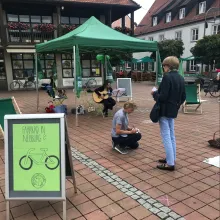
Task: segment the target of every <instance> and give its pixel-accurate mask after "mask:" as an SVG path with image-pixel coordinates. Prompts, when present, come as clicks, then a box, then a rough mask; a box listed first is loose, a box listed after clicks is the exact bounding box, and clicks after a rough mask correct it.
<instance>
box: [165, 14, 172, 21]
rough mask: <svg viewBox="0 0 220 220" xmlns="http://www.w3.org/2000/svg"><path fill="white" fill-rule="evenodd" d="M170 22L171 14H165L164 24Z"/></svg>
mask: <svg viewBox="0 0 220 220" xmlns="http://www.w3.org/2000/svg"><path fill="white" fill-rule="evenodd" d="M169 22H171V12H169V13H167V14H166V23H169Z"/></svg>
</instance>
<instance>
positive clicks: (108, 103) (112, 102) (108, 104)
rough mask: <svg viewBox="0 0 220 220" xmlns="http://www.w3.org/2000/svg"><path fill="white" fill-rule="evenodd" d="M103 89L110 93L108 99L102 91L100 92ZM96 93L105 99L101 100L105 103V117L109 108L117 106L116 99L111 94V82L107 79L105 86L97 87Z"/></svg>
mask: <svg viewBox="0 0 220 220" xmlns="http://www.w3.org/2000/svg"><path fill="white" fill-rule="evenodd" d="M103 91H106V92H107V94H108V98H107V99H104V96H103V95H102V94H101V93H100V92H103ZM95 93H96V94H97V95H98V96H99V97H100V98H102V99H103V100H102V102H101V103H102V104H103V105H104V108H103V114H104V115H105V117H108V109H110V110H112V109H113V106H115V104H116V102H115V100H114V99H113V98H112V97H111V95H112V88H111V83H110V82H108V81H106V82H105V83H104V84H103V86H101V87H99V88H97V89H95Z"/></svg>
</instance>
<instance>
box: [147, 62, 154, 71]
mask: <svg viewBox="0 0 220 220" xmlns="http://www.w3.org/2000/svg"><path fill="white" fill-rule="evenodd" d="M147 65H148V66H147V70H148V71H153V63H147Z"/></svg>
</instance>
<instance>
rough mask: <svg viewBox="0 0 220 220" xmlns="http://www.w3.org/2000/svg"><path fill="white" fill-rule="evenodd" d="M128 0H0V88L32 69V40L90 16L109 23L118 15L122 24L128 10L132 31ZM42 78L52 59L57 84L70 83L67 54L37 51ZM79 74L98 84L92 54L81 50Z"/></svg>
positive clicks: (57, 33)
mask: <svg viewBox="0 0 220 220" xmlns="http://www.w3.org/2000/svg"><path fill="white" fill-rule="evenodd" d="M139 8H140V6H139V5H137V4H136V3H135V2H133V1H132V0H112V1H108V0H65V1H64V0H63V1H60V0H47V1H45V0H0V90H7V89H10V84H11V82H12V81H13V80H15V79H19V80H21V81H22V80H24V79H25V77H27V76H33V75H34V74H35V73H34V69H35V68H34V53H35V44H38V43H42V42H47V41H49V40H51V39H54V38H57V37H59V36H62V35H64V34H66V33H68V32H69V31H71V30H74V29H75V28H76V27H78V26H79V25H81V24H83V23H84V22H85V21H86V20H87V19H88V18H90V17H91V16H95V17H96V18H97V19H99V20H100V21H101V22H103V23H104V24H106V25H109V26H111V25H112V23H113V22H114V21H116V20H118V19H121V20H122V26H125V17H126V16H127V15H128V14H131V22H130V28H131V31H132V34H133V33H134V11H135V10H137V9H139ZM39 56H40V62H41V66H42V68H43V72H44V77H45V80H44V82H48V81H49V77H50V76H51V74H52V68H53V64H54V62H56V67H57V73H58V87H69V86H72V85H73V81H74V78H73V58H72V55H71V54H40V55H39ZM81 65H82V74H83V78H84V79H85V80H86V79H87V78H88V77H95V78H96V80H97V82H98V83H99V84H100V83H101V81H102V80H101V79H102V71H101V66H100V64H99V63H98V62H97V61H96V54H89V53H88V54H81Z"/></svg>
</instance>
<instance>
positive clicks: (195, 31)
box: [191, 28, 199, 41]
mask: <svg viewBox="0 0 220 220" xmlns="http://www.w3.org/2000/svg"><path fill="white" fill-rule="evenodd" d="M198 39H199V29H198V28H195V29H192V34H191V41H197V40H198Z"/></svg>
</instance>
